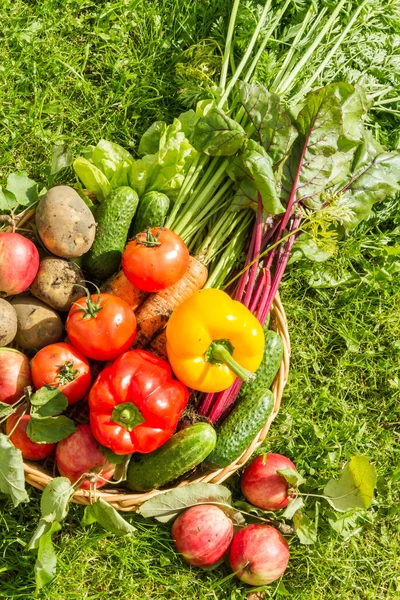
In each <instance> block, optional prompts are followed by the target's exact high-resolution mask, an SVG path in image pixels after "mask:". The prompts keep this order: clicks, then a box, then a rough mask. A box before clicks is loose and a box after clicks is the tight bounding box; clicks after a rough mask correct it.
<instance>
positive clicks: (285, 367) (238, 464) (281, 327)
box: [24, 293, 290, 512]
mask: <svg viewBox="0 0 400 600" xmlns="http://www.w3.org/2000/svg"><path fill="white" fill-rule="evenodd" d="M271 317H272V318H271V327H272V329H274V330H275V331H276V332H277V333H278V334H279V335H280V336H281V338H282V342H283V358H282V362H281V365H280V367H279V371H278V373H277V375H276V377H275V380H274V382H273V384H272V393H273V395H274V399H275V402H274V407H273V410H272V413H271V415H270V416H269V418H268V420H267V422H266V423H265V425H264V427H263V428H262V429H261V430H260V431H259V433H258V434H257V435H256V436H255V438H254V439H253V441H252V442H251V444H250V445H249V446H248V448H247V449H246V450H245V451H244V452H243V454H242V455H241V456H240V457H239V458H237V459H236V460H235V461H234V462H232V463H231V464H229V465H228V466H226V467H224V468H222V469H215V470H208V472H206V473H204V474H202V475H200V476H199V474H196V473H195V474H194V476H193V477H189V478H188V479H184V480H181V481H180V482H179V483H178V484H177V485H176V486H172V487H168V488H166V489H154V490H150V491H148V492H145V493H136V494H133V493H129V492H128V490H126V491H124V490H122V489H121V488H116V489H107V488H106V489H104V490H103V489H94V490H83V489H79V490H77V491H76V492H75V493H74V495H73V496H72V501H73V502H75V503H77V504H83V505H88V504H91V503H92V502H94V501H95V500H96V498H99V497H101V498H102V499H103V500H104V501H106V502H108V503H109V504H111V506H113V507H114V508H116V509H117V510H120V511H124V512H130V511H135V510H137V508H138V507H139V506H140V505H141V504H143V502H145V501H146V500H149V499H150V498H153V497H155V496H158V495H161V494H165V493H166V492H168V491H170V490H171V489H174V488H175V487H183V486H185V485H189V484H191V483H200V482H201V483H222V482H223V481H225V480H226V479H227V478H228V477H230V475H232V474H233V473H235V471H237V470H238V469H240V468H242V467H243V465H244V464H245V463H246V462H247V461H248V460H249V458H250V457H251V456H252V454H253V452H254V451H255V450H256V449H257V448H258V447H259V446H260V445H261V444H262V442H263V441H264V439H265V437H266V435H267V433H268V431H269V429H270V426H271V424H272V422H273V420H274V419H275V417H276V416H277V414H278V412H279V409H280V404H281V400H282V395H283V389H284V387H285V385H286V381H287V378H288V374H289V361H290V338H289V331H288V323H287V319H286V314H285V310H284V307H283V304H282V301H281V299H280V296H279V294H278V293H277V294H276V296H275V299H274V302H273V305H272V308H271ZM24 473H25V480H26V482H27V483H29V484H30V485H32V486H33V487H36V488H38V489H40V490H43V489H44V488H45V487H46V485H47V484H48V483H49V482H50V481H52V480H53V477H52V476H51V475H49V473H47V472H46V471H45V470H44V469H43V468H42V467H41V466H39V465H38V464H37V463H33V462H29V461H24Z"/></svg>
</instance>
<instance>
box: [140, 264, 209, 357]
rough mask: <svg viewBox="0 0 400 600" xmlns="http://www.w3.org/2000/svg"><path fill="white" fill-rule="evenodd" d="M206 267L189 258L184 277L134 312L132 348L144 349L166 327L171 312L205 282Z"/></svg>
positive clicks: (152, 295)
mask: <svg viewBox="0 0 400 600" xmlns="http://www.w3.org/2000/svg"><path fill="white" fill-rule="evenodd" d="M207 277H208V271H207V267H205V266H204V265H203V263H201V262H200V261H199V260H197V259H196V258H194V257H193V256H191V257H190V258H189V266H188V268H187V271H186V273H185V275H184V276H183V277H182V278H181V279H180V280H179V281H177V282H176V283H175V284H174V285H171V287H169V288H167V289H165V290H162V291H161V292H158V293H157V294H151V295H150V296H149V297H148V298H147V300H145V302H144V303H143V304H142V306H141V307H140V308H139V310H138V311H137V312H136V322H137V334H136V339H135V343H134V345H133V347H134V348H144V347H145V346H147V344H149V343H150V342H151V341H152V340H153V338H155V337H156V336H157V334H158V333H159V332H160V331H161V330H162V329H163V328H164V327H165V326H166V324H167V322H168V319H169V317H170V316H171V314H172V312H173V311H174V310H175V309H176V308H177V307H178V306H179V305H180V304H182V302H184V301H185V300H187V299H188V298H190V296H191V295H192V294H194V292H196V291H197V290H200V289H201V288H202V287H203V286H204V284H205V283H206V281H207Z"/></svg>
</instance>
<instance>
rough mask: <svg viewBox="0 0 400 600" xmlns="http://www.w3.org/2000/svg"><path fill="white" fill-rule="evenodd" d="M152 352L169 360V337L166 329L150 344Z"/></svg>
mask: <svg viewBox="0 0 400 600" xmlns="http://www.w3.org/2000/svg"><path fill="white" fill-rule="evenodd" d="M149 349H150V351H151V352H154V353H155V354H158V356H161V358H168V353H167V335H166V333H165V329H163V330H162V331H161V333H159V334H158V335H157V336H156V337H155V338H154V340H152V341H151V342H150V348H149Z"/></svg>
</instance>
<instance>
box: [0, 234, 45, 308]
mask: <svg viewBox="0 0 400 600" xmlns="http://www.w3.org/2000/svg"><path fill="white" fill-rule="evenodd" d="M39 262H40V259H39V253H38V251H37V248H36V246H35V244H33V243H32V242H31V241H30V240H28V238H26V237H24V236H23V235H20V234H19V233H0V292H3V293H5V294H6V295H7V296H13V295H15V294H20V293H21V292H23V291H25V290H26V289H27V288H28V287H29V286H30V285H31V283H32V281H33V280H34V279H35V277H36V274H37V272H38V270H39Z"/></svg>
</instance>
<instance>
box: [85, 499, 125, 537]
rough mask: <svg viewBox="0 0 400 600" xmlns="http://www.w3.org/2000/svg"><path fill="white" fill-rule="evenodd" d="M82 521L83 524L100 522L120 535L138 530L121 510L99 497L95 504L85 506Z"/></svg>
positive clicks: (108, 529)
mask: <svg viewBox="0 0 400 600" xmlns="http://www.w3.org/2000/svg"><path fill="white" fill-rule="evenodd" d="M81 523H82V525H91V524H92V523H99V525H101V526H102V527H104V529H106V530H107V531H110V532H111V533H114V534H115V535H120V536H122V535H130V534H132V533H134V532H135V531H136V527H133V525H131V524H130V523H128V521H125V519H124V518H123V517H121V515H120V514H119V512H118V511H116V510H115V508H113V507H112V506H111V505H110V504H108V503H107V502H105V501H104V500H103V499H102V498H97V500H96V502H95V503H94V504H90V505H89V506H87V507H86V508H85V512H84V514H83V518H82V521H81Z"/></svg>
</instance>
